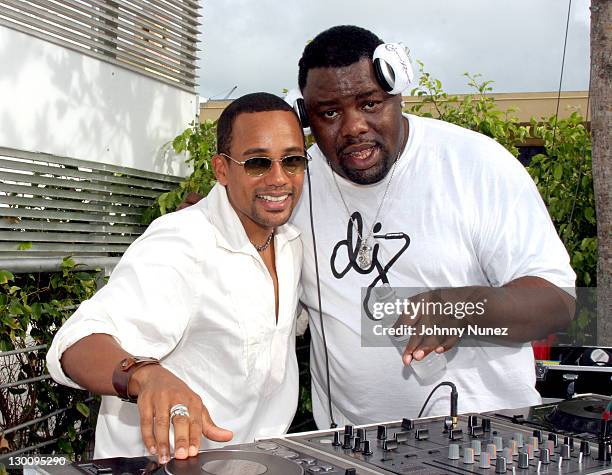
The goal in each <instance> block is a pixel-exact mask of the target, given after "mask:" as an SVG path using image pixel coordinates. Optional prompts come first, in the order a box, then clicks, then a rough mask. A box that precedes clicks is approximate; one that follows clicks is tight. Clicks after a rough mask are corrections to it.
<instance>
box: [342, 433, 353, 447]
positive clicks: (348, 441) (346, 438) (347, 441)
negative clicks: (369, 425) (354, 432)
mask: <svg viewBox="0 0 612 475" xmlns="http://www.w3.org/2000/svg"><path fill="white" fill-rule="evenodd" d="M342 448H343V449H350V448H351V434H347V433H344V443H343V444H342Z"/></svg>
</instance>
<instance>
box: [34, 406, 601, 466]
mask: <svg viewBox="0 0 612 475" xmlns="http://www.w3.org/2000/svg"><path fill="white" fill-rule="evenodd" d="M610 400H611V398H610V397H607V396H600V395H596V394H589V395H584V396H581V397H577V398H574V399H572V400H567V401H561V402H559V403H554V404H542V405H539V406H534V407H530V408H524V409H514V410H508V411H494V412H492V413H486V414H463V415H460V416H459V417H458V421H457V423H456V424H454V423H453V420H452V419H451V418H449V417H444V416H440V417H429V418H424V419H403V420H401V421H392V422H385V423H378V424H369V425H363V426H352V425H347V426H345V427H344V428H341V429H340V428H339V429H334V430H323V431H314V432H309V433H302V434H289V435H286V436H284V437H279V438H274V439H267V440H261V441H257V442H254V443H252V444H239V445H230V446H226V447H224V448H221V449H214V450H206V451H202V452H200V454H198V456H197V457H193V458H190V459H187V460H171V461H170V462H169V463H168V464H166V465H165V466H163V467H160V466H158V465H157V464H155V463H154V462H153V459H152V458H143V457H141V458H139V459H121V458H116V459H105V460H94V461H92V462H90V463H80V464H74V465H73V466H72V467H71V468H70V470H71V471H66V470H65V469H64V470H63V471H62V472H61V473H62V474H67V475H68V474H75V475H77V474H79V473H80V474H81V475H83V473H85V474H86V475H101V474H113V475H130V474H134V475H143V474H146V473H151V474H153V475H317V474H330V475H371V474H383V475H393V474H395V475H404V474H417V475H447V474H455V475H460V474H472V475H473V474H482V475H496V474H504V473H505V474H508V475H509V474H520V475H527V474H531V473H534V474H535V473H547V474H564V475H568V474H585V475H586V474H589V475H602V474H610V473H612V461H611V458H612V442H611V439H610V437H609V436H605V437H602V436H601V434H602V430H603V432H607V430H608V429H610V428H611V427H608V424H605V425H601V424H600V421H601V414H602V413H603V410H604V409H605V408H606V406H607V404H608V403H609V402H610ZM449 421H450V422H449ZM44 473H49V474H53V473H59V472H53V470H49V471H47V472H44Z"/></svg>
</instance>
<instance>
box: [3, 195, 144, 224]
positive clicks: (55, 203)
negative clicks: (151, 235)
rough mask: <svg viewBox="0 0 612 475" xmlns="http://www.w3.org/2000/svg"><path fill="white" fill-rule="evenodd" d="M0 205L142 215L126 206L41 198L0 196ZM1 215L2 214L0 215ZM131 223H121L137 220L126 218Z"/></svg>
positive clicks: (139, 210)
mask: <svg viewBox="0 0 612 475" xmlns="http://www.w3.org/2000/svg"><path fill="white" fill-rule="evenodd" d="M0 203H1V204H7V205H20V206H30V207H38V208H45V209H59V210H76V211H92V215H93V214H96V213H103V214H109V213H115V214H119V216H118V217H121V216H120V215H121V214H126V211H128V214H133V215H138V216H140V215H141V214H142V211H143V208H142V207H140V208H128V207H127V206H123V207H121V206H104V205H95V204H92V203H81V202H79V201H68V200H52V199H41V198H24V197H21V196H6V195H2V194H0ZM0 214H2V213H0ZM127 219H130V220H131V221H123V222H130V223H139V222H140V221H139V219H138V218H127Z"/></svg>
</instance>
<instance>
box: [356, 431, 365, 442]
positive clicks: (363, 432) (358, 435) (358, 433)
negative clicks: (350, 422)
mask: <svg viewBox="0 0 612 475" xmlns="http://www.w3.org/2000/svg"><path fill="white" fill-rule="evenodd" d="M356 437H359V438H360V439H361V440H364V439H365V438H366V431H365V429H357V436H356Z"/></svg>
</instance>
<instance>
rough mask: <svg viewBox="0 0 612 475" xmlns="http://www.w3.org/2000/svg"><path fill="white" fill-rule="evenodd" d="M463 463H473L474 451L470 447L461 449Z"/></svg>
mask: <svg viewBox="0 0 612 475" xmlns="http://www.w3.org/2000/svg"><path fill="white" fill-rule="evenodd" d="M463 463H466V464H471V463H474V449H473V448H472V447H466V448H465V449H463Z"/></svg>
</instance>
